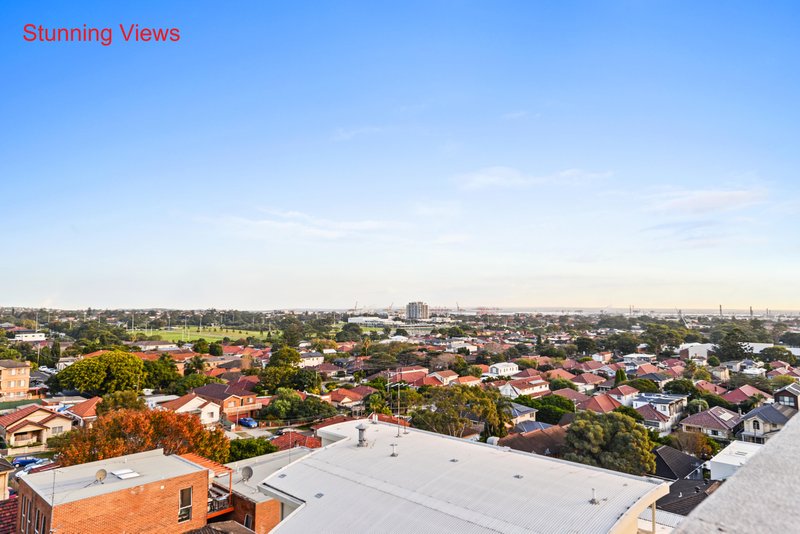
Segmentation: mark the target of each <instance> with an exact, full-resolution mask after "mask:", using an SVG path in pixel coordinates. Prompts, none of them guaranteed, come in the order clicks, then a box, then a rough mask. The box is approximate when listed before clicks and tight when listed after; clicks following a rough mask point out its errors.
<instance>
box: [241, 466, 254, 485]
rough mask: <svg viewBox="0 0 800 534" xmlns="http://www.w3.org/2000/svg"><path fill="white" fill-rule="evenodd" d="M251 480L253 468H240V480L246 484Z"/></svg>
mask: <svg viewBox="0 0 800 534" xmlns="http://www.w3.org/2000/svg"><path fill="white" fill-rule="evenodd" d="M251 478H253V468H252V467H250V466H249V465H246V466H244V467H243V468H242V480H243V481H244V482H247V481H248V480H250V479H251Z"/></svg>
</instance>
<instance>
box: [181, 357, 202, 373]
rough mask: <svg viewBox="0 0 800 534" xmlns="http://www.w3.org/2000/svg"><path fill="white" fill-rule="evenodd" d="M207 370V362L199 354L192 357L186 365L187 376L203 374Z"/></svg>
mask: <svg viewBox="0 0 800 534" xmlns="http://www.w3.org/2000/svg"><path fill="white" fill-rule="evenodd" d="M205 370H206V361H205V360H204V359H203V357H202V356H200V355H199V354H197V355H194V356H192V358H191V359H190V360H189V361H188V362H187V363H186V374H187V375H189V374H192V373H197V374H202V372H203V371H205Z"/></svg>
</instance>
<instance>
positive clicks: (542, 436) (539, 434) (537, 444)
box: [498, 426, 567, 456]
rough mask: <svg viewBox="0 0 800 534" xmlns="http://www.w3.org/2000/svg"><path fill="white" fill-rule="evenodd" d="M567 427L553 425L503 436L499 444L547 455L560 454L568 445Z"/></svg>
mask: <svg viewBox="0 0 800 534" xmlns="http://www.w3.org/2000/svg"><path fill="white" fill-rule="evenodd" d="M566 436H567V427H565V426H551V427H548V428H543V429H541V430H533V431H531V432H525V433H522V434H510V435H508V436H506V437H504V438H501V439H500V441H499V442H498V445H500V446H503V447H510V448H512V449H515V450H518V451H525V452H533V453H536V454H541V455H546V456H551V455H552V456H560V455H561V453H562V452H563V451H564V448H565V447H566Z"/></svg>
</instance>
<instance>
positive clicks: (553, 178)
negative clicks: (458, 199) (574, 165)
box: [455, 167, 611, 190]
mask: <svg viewBox="0 0 800 534" xmlns="http://www.w3.org/2000/svg"><path fill="white" fill-rule="evenodd" d="M608 176H611V173H610V172H587V171H584V170H581V169H565V170H563V171H559V172H556V173H554V174H549V175H544V176H530V175H526V174H524V173H523V172H522V171H520V170H519V169H515V168H513V167H484V168H482V169H478V170H477V171H474V172H471V173H467V174H462V175H460V176H457V177H456V178H455V180H456V182H457V183H458V184H459V186H460V187H461V188H462V189H468V190H476V189H486V188H491V189H503V188H505V189H514V188H523V187H529V186H534V185H545V184H553V185H574V184H577V183H584V182H586V181H589V180H594V179H598V178H606V177H608Z"/></svg>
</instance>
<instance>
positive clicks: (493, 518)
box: [263, 421, 668, 534]
mask: <svg viewBox="0 0 800 534" xmlns="http://www.w3.org/2000/svg"><path fill="white" fill-rule="evenodd" d="M358 424H359V422H358V421H350V422H345V423H340V424H337V425H333V426H331V427H327V428H325V429H324V430H323V431H324V432H325V434H326V436H324V437H323V438H324V439H325V440H326V441H327V439H330V438H331V437H333V436H331V434H338V435H339V436H341V437H343V438H344V439H341V440H340V441H338V442H337V443H334V444H332V445H329V446H328V447H325V448H323V449H319V450H317V451H315V452H314V453H312V454H310V455H308V456H307V457H305V458H303V459H301V460H299V461H297V462H296V463H294V464H292V465H289V466H287V467H285V468H283V469H281V470H280V471H279V472H277V473H275V474H273V475H272V476H270V477H268V478H267V479H266V480H265V481H264V482H263V484H266V485H267V486H268V487H270V488H274V489H277V490H278V491H280V492H283V493H286V494H289V495H291V496H293V497H295V498H297V499H299V500H302V501H304V502H305V504H303V505H302V506H301V507H300V508H299V509H298V510H297V511H295V512H294V513H293V514H292V515H291V516H290V517H289V518H287V519H286V520H285V521H284V522H283V523H281V524H280V525H279V526H278V528H277V532H303V533H307V532H310V531H311V532H313V531H317V532H341V531H367V532H431V531H436V532H447V531H459V532H463V533H469V532H541V533H551V532H555V531H558V532H581V533H592V532H596V533H603V534H605V533H607V532H613V531H615V528H616V527H617V526H618V523H619V520H620V518H621V517H622V516H623V515H625V514H629V513H630V514H634V516H633V524H634V525H635V523H636V520H635V518H636V516H638V514H639V512H640V511H641V509H642V508H643V507H644V506H646V505H648V504H650V503H652V502H653V501H655V500H656V499H657V498H658V497H660V496H662V495H664V494H666V493H667V492H668V487H667V485H666V484H665V483H663V482H661V481H659V480H654V479H647V478H642V477H635V476H630V475H625V474H621V473H616V472H613V471H607V470H604V469H598V468H592V467H588V466H584V465H580V464H576V463H571V462H564V461H559V460H554V459H550V458H545V457H541V456H535V455H530V454H527V453H521V452H518V451H512V450H508V449H505V448H501V447H493V446H489V445H483V444H475V443H470V442H467V441H464V440H459V439H455V438H449V437H447V436H441V435H438V434H431V433H428V432H422V431H419V430H412V431H410V432H409V434H402V433H401V437H399V438H398V437H396V436H397V428H396V427H395V426H392V425H384V424H367V432H366V434H367V439H368V440H369V441H368V443H369V444H368V446H367V447H362V448H359V447H357V446H356V445H355V442H356V438H357V430H356V428H355V427H356V425H358ZM321 432H322V431H321ZM393 443H395V444H397V448H396V450H397V453H398V456H397V457H393V456H391V454H392V447H391V444H393ZM453 460H456V461H453ZM592 488H594V489H595V491H596V498H597V500H598V501H599V504H591V503H590V502H589V501H590V499H592ZM632 507H633V509H632ZM634 531H635V529H634Z"/></svg>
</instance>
